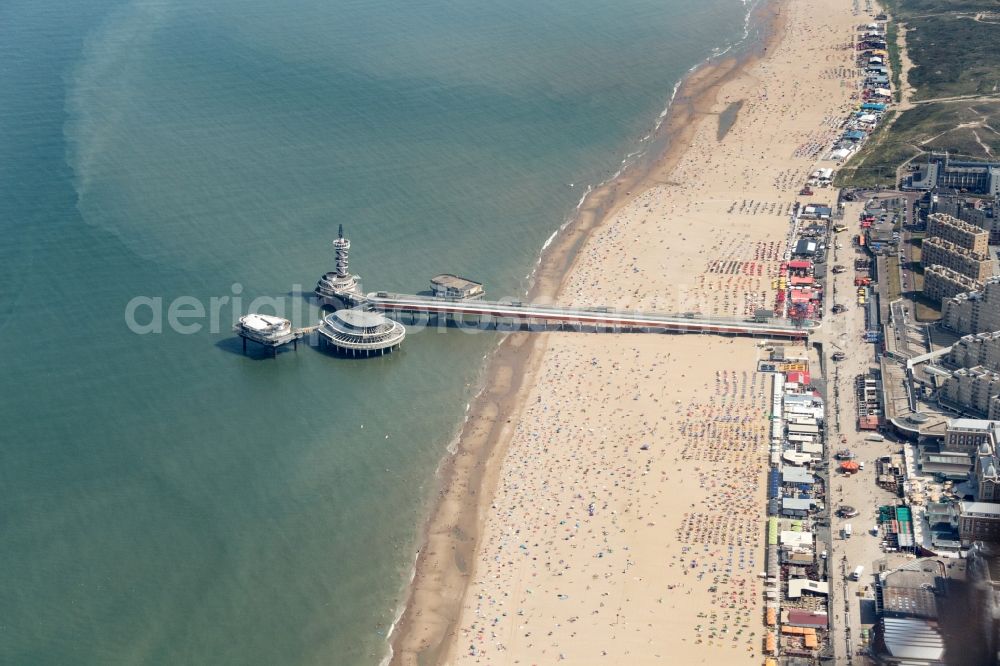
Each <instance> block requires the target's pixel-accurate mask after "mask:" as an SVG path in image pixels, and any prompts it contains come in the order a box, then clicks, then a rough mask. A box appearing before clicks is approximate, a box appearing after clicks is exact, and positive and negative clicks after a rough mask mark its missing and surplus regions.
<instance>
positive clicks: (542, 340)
mask: <svg viewBox="0 0 1000 666" xmlns="http://www.w3.org/2000/svg"><path fill="white" fill-rule="evenodd" d="M786 2H787V0H765V1H762V2H760V3H758V4H756V5H755V6H753V7H752V8H751V9H750V10H749V12H748V15H747V24H746V25H747V35H746V36H745V37H744V38H743V40H744V41H743V42H741V43H738V45H739V46H740V47H742V48H743V49H745V51H743V52H740V53H738V54H734V53H732V50H733V47H732V46H730V47H729V48H728V49H726V50H725V51H723V52H722V53H721V54H718V55H716V56H713V57H710V58H708V59H706V60H705V61H703V62H702V63H699V64H698V65H696V66H695V67H693V68H692V69H691V70H690V71H689V72H688V73H687V74H686V75H685V76H684V77H683V78H682V79H681V81H679V82H678V84H677V86H676V87H675V89H674V95H673V97H672V98H671V99H670V102H669V105H668V107H667V108H666V109H665V111H664V115H663V116H661V117H660V118H658V119H657V122H658V126H657V127H656V128H655V129H654V130H653V132H652V133H651V134H652V135H651V137H650V141H649V144H648V146H647V147H646V150H645V152H644V154H642V155H640V156H639V157H638V159H637V160H636V161H635V162H633V163H631V164H627V165H626V166H625V167H623V169H622V170H621V171H620V172H619V173H618V174H617V175H616V176H615V177H613V178H612V179H610V180H609V181H606V182H605V183H603V184H601V185H600V186H598V187H595V188H594V189H593V190H591V191H590V192H589V193H587V194H586V195H585V196H584V198H583V199H582V200H581V205H580V206H579V207H578V208H577V210H576V211H575V214H574V215H573V216H572V217H571V218H570V219H569V220H568V221H567V222H566V223H564V224H563V225H562V226H560V228H559V229H558V230H557V231H556V232H554V234H553V236H552V237H550V239H549V240H548V241H547V242H546V245H545V246H544V247H543V250H542V252H541V254H540V258H539V261H538V264H537V265H536V267H535V270H534V271H533V273H532V286H531V288H530V290H529V293H528V298H529V299H531V300H534V301H536V302H552V301H554V300H555V299H556V298H557V297H558V295H559V292H560V291H561V290H562V288H563V286H564V284H565V282H566V280H567V279H568V278H569V276H570V275H571V273H572V272H573V270H574V268H575V266H576V264H577V262H578V260H579V259H580V252H579V250H580V249H581V248H582V247H583V246H584V244H585V243H586V241H587V240H588V239H589V238H590V237H591V235H592V234H593V233H594V232H595V231H597V230H598V229H600V228H601V227H602V225H604V224H605V223H606V222H607V221H609V220H610V219H612V218H613V217H614V214H615V213H616V212H617V211H618V210H620V209H621V208H622V207H624V206H625V205H626V204H627V203H629V202H630V201H632V200H633V199H635V198H637V197H638V196H639V195H640V194H641V193H643V192H644V191H646V190H648V189H649V188H651V187H653V186H655V185H657V184H660V183H662V182H663V181H664V178H665V177H666V176H668V175H669V173H670V172H671V171H672V170H673V169H674V167H675V166H676V165H677V163H678V162H679V161H680V160H681V159H682V158H683V156H684V154H685V153H686V152H687V151H688V150H689V148H690V147H691V145H692V142H693V139H694V138H695V134H696V129H697V123H696V121H697V120H698V119H699V118H700V117H701V116H703V115H715V114H714V113H713V111H712V108H713V106H714V104H715V102H716V101H717V98H718V93H719V91H720V89H721V88H722V86H723V85H724V84H726V83H727V82H729V81H730V80H732V79H733V78H735V77H737V76H739V75H740V74H741V73H742V72H743V71H744V70H745V69H747V68H748V67H750V66H751V65H753V64H754V63H756V62H757V61H759V60H760V59H761V58H763V57H764V56H765V55H766V52H767V50H768V48H770V47H771V46H773V44H774V42H775V40H777V39H778V38H779V37H780V35H781V33H782V29H781V28H782V27H783V23H782V21H783V17H782V8H783V7H784V6H785V4H786ZM751 26H754V27H756V28H757V29H758V30H759V33H760V38H759V39H757V40H751V41H746V40H749V31H750V27H751ZM738 111H739V109H738V108H737V110H736V113H738ZM733 120H734V121H735V118H734V119H733ZM529 336H530V337H529ZM549 337H550V334H548V333H545V334H529V333H515V334H512V335H510V336H508V337H506V338H505V339H504V340H503V341H502V342H501V343H500V344H499V345H498V347H497V348H496V349H495V350H494V351H493V352H492V354H491V356H490V358H489V359H487V362H486V365H485V371H484V373H483V379H482V389H481V391H480V392H479V393H478V394H477V395H476V396H475V397H474V398H473V400H472V401H471V402H470V406H469V409H468V410H467V414H466V418H465V420H464V422H463V424H462V425H461V427H460V430H459V432H458V434H457V436H456V439H455V440H453V442H454V452H453V453H450V454H449V455H448V456H447V458H446V459H445V460H444V461H443V464H442V465H441V467H440V468H439V470H438V477H437V478H438V488H439V490H438V497H437V499H436V500H435V501H434V503H433V507H432V508H431V510H430V513H429V516H430V517H429V519H428V520H427V521H426V523H425V525H424V527H423V538H422V539H421V544H422V547H421V549H420V551H419V552H418V555H417V558H416V562H415V565H414V569H413V575H412V578H411V580H410V583H409V585H408V592H407V594H406V600H405V603H404V606H403V610H402V612H401V614H400V615H399V616H398V618H397V621H396V622H395V623H394V627H393V630H392V632H391V633H390V635H389V639H388V642H389V645H390V650H391V651H390V653H389V655H388V656H387V657H386V661H388V662H389V663H392V664H407V665H411V664H418V665H421V666H426V665H429V664H435V663H441V661H442V659H443V658H445V657H447V656H448V650H449V648H450V646H451V640H450V638H451V636H452V635H453V634H454V631H455V628H456V626H457V624H458V622H459V620H460V609H461V604H462V601H463V599H464V595H465V592H466V587H467V585H468V583H469V581H470V580H471V573H472V568H471V566H472V564H471V563H472V562H473V560H474V556H475V551H476V547H477V544H478V540H479V537H480V530H481V527H482V520H481V518H482V515H483V512H484V510H488V508H489V506H490V503H491V501H492V498H493V495H494V492H495V489H496V487H497V484H498V482H499V475H500V466H501V463H502V462H503V460H504V458H505V455H506V452H507V444H508V443H509V442H510V439H511V435H512V429H513V425H514V424H515V423H516V421H517V417H518V416H519V415H520V414H521V412H522V411H523V407H524V400H525V397H524V394H523V392H522V390H521V389H522V388H524V387H529V386H531V385H532V383H533V380H534V378H535V377H536V375H537V371H538V369H539V366H540V364H541V362H542V358H543V353H544V351H545V350H546V348H547V346H548V340H549Z"/></svg>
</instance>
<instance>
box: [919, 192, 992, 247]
mask: <svg viewBox="0 0 1000 666" xmlns="http://www.w3.org/2000/svg"><path fill="white" fill-rule="evenodd" d="M934 212H936V213H947V214H948V215H951V216H952V217H957V218H958V219H960V220H962V221H964V222H968V223H970V224H973V225H975V226H977V227H979V228H980V229H984V230H986V231H987V232H989V234H990V245H1000V198H998V199H995V200H994V201H993V202H992V203H986V204H985V205H984V204H983V202H982V201H979V200H977V201H968V200H966V199H964V198H962V197H948V196H941V197H938V199H937V201H936V202H935V203H934Z"/></svg>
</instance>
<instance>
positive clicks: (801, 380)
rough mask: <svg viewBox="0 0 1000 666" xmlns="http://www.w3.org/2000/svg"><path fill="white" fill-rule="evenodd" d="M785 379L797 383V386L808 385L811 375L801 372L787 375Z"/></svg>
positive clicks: (797, 371)
mask: <svg viewBox="0 0 1000 666" xmlns="http://www.w3.org/2000/svg"><path fill="white" fill-rule="evenodd" d="M785 379H787V380H788V381H790V382H795V383H796V384H802V385H804V386H805V385H808V384H809V373H808V372H802V371H799V370H796V371H793V372H788V373H785Z"/></svg>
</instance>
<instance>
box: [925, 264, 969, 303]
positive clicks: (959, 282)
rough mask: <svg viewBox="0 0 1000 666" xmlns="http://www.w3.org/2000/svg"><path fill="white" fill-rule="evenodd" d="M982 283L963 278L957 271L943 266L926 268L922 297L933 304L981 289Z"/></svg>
mask: <svg viewBox="0 0 1000 666" xmlns="http://www.w3.org/2000/svg"><path fill="white" fill-rule="evenodd" d="M982 286H983V283H982V282H979V281H977V280H973V279H972V278H968V277H965V276H964V275H962V274H961V273H958V272H957V271H953V270H951V269H950V268H945V267H944V266H938V265H936V264H935V265H934V266H928V267H927V268H926V269H925V270H924V296H926V297H927V298H929V299H931V300H932V301H934V302H935V303H941V302H942V301H944V300H945V299H948V298H952V297H953V296H958V295H959V294H964V293H965V292H967V291H975V290H976V289H981V288H982Z"/></svg>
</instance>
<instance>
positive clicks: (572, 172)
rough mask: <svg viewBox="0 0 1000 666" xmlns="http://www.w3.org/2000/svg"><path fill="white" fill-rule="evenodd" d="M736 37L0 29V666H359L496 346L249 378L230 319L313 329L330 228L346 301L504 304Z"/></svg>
mask: <svg viewBox="0 0 1000 666" xmlns="http://www.w3.org/2000/svg"><path fill="white" fill-rule="evenodd" d="M746 11H747V7H746V6H744V4H743V3H742V2H740V1H739V0H701V1H699V2H689V1H688V0H620V1H619V2H614V3H608V2H604V1H603V0H576V1H574V2H567V1H566V0H490V1H488V2H487V1H485V0H467V1H465V2H455V1H454V0H418V1H414V0H405V1H404V0H364V1H361V0H268V1H266V2H265V1H262V0H239V1H237V0H212V2H201V1H196V0H89V1H88V2H80V1H73V0H70V1H69V2H67V1H66V0H7V1H6V2H4V3H2V4H0V63H3V65H2V69H0V71H2V75H0V157H2V159H0V234H2V236H0V238H2V241H0V333H2V338H0V339H2V341H3V349H2V353H0V382H2V384H0V385H2V387H3V390H2V394H0V455H2V459H0V562H2V567H0V572H2V573H0V587H2V589H3V595H0V616H2V618H3V620H2V622H0V663H5V664H35V665H41V664H100V665H107V664H138V663H144V664H182V663H183V664H268V665H270V664H376V663H378V661H379V660H380V659H381V658H382V657H383V656H384V655H385V654H386V651H387V644H386V635H387V632H388V630H389V627H390V624H391V623H392V620H393V618H394V616H395V613H396V611H397V609H398V607H399V604H400V602H401V599H402V596H403V594H404V592H405V584H406V581H407V579H408V576H409V573H410V569H411V567H412V564H413V558H414V552H415V550H416V548H417V547H418V539H419V536H420V525H421V522H422V521H423V520H424V518H425V517H426V515H427V510H428V506H429V505H430V502H431V500H432V499H433V497H432V496H433V494H434V488H435V479H434V472H435V469H436V468H437V466H438V465H439V463H440V461H441V459H442V458H443V456H445V455H446V447H447V445H448V442H449V440H450V439H451V438H452V437H453V436H454V434H455V431H456V428H457V427H458V425H459V423H460V422H461V419H462V417H463V413H464V410H465V406H466V404H467V403H468V401H469V400H470V398H471V396H472V394H473V392H474V391H475V389H476V386H477V382H478V380H479V377H480V373H481V368H482V367H483V358H484V355H486V354H488V352H489V351H490V350H491V349H493V348H494V347H495V346H496V344H497V341H498V339H499V338H498V337H497V335H496V334H493V333H483V334H480V335H470V334H467V333H463V332H461V331H455V330H452V331H447V332H438V331H425V332H422V333H415V334H413V335H411V336H410V337H408V338H407V340H406V343H405V344H404V346H403V348H402V350H401V352H399V353H397V354H393V355H392V356H390V357H386V358H380V359H372V360H367V361H346V360H340V359H336V358H333V357H332V356H329V355H327V354H325V353H323V352H321V351H319V350H318V349H316V348H314V347H310V346H308V345H304V346H300V347H299V349H298V351H297V352H293V351H291V350H288V351H283V352H282V353H280V354H279V356H278V358H277V359H271V358H268V357H267V355H266V354H262V353H260V351H259V350H253V349H251V351H252V352H254V353H251V354H250V355H249V356H243V355H242V354H241V349H240V345H239V340H238V338H235V337H234V336H233V334H232V332H231V326H232V322H233V318H234V317H235V316H237V315H238V314H241V313H243V312H246V310H247V309H248V308H249V307H250V306H251V305H252V304H254V301H255V299H257V301H256V304H255V305H257V306H261V307H262V308H263V307H271V308H272V309H275V310H280V311H282V312H283V313H284V314H285V315H286V316H289V317H291V318H292V319H293V320H294V324H295V325H296V326H305V325H309V324H313V323H315V321H316V320H317V319H318V317H319V314H318V312H317V311H316V310H315V308H314V307H312V306H310V304H309V303H308V301H307V299H306V298H305V297H304V296H303V294H302V292H305V293H306V294H308V292H309V291H311V289H312V287H313V285H314V284H315V281H316V279H317V278H318V276H319V275H320V274H322V273H323V272H325V271H327V270H330V269H332V267H333V255H332V251H331V247H330V241H331V240H332V238H333V237H334V236H335V234H336V229H337V227H338V225H339V224H343V225H344V228H345V231H346V234H347V236H348V237H349V238H350V239H351V240H352V242H353V247H352V254H351V269H352V272H356V273H358V274H359V275H361V276H362V278H363V280H364V285H365V287H366V288H367V289H369V290H376V289H379V290H381V289H386V290H396V291H401V292H409V293H413V292H416V291H420V290H424V289H426V288H427V286H428V280H429V278H430V277H431V276H433V275H435V274H437V273H441V272H452V273H456V274H459V275H464V276H468V277H471V278H474V279H477V280H480V281H482V282H484V283H485V285H486V289H487V291H488V293H489V295H490V296H491V297H504V296H507V297H519V296H521V295H523V294H524V292H525V290H526V289H527V287H528V284H529V277H528V276H529V275H530V272H531V270H532V267H533V266H534V264H535V261H536V259H537V256H538V252H539V250H540V248H541V246H542V244H543V243H544V242H545V240H546V239H547V238H548V237H549V236H550V235H551V234H552V233H553V231H554V230H556V229H557V228H558V227H559V225H560V224H561V223H563V222H564V221H565V220H566V219H567V218H568V217H569V216H570V215H572V212H573V209H574V207H575V206H576V204H577V202H578V201H579V200H580V197H581V195H582V193H583V192H584V191H585V189H586V187H587V186H588V185H593V184H596V183H599V182H600V181H602V180H604V179H605V178H607V177H608V176H609V175H611V174H613V173H614V172H615V171H617V170H618V169H619V168H620V167H621V160H622V159H623V157H624V156H625V155H628V154H630V153H633V152H635V151H636V150H641V149H642V146H643V141H642V139H643V137H644V136H646V135H647V134H648V133H649V131H650V129H651V128H652V127H653V125H654V123H655V122H656V119H657V117H658V115H659V114H660V112H661V111H662V109H663V107H664V105H665V104H666V102H667V100H668V98H669V94H670V91H671V90H672V88H673V86H674V85H675V83H676V82H677V81H678V80H679V78H680V77H681V76H682V75H683V74H684V73H685V72H686V71H687V70H688V69H689V68H690V67H691V66H692V65H694V64H696V63H698V62H700V61H702V60H703V59H705V58H706V57H707V56H709V55H711V54H712V53H713V51H716V52H717V51H718V50H719V49H723V48H725V47H726V46H727V45H729V44H731V43H733V42H734V41H737V40H739V39H740V37H741V35H742V34H743V30H744V18H745V15H746ZM137 298H138V299H139V300H138V301H137V300H135V299H137ZM178 303H179V305H178ZM130 304H131V306H130ZM171 307H174V308H176V309H175V311H174V315H177V314H178V313H179V314H182V315H183V314H187V315H191V314H192V313H194V314H195V315H197V313H198V312H199V307H201V308H204V310H205V314H204V316H200V317H199V316H187V317H180V318H178V317H176V316H175V317H173V318H171V317H170V312H171ZM130 308H131V309H130ZM213 311H214V315H215V316H214V319H215V321H213ZM171 319H173V320H174V321H173V325H171V322H170V320H171ZM129 320H131V322H132V325H131V326H130V325H129V323H128V322H129ZM158 321H159V326H157V322H158Z"/></svg>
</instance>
